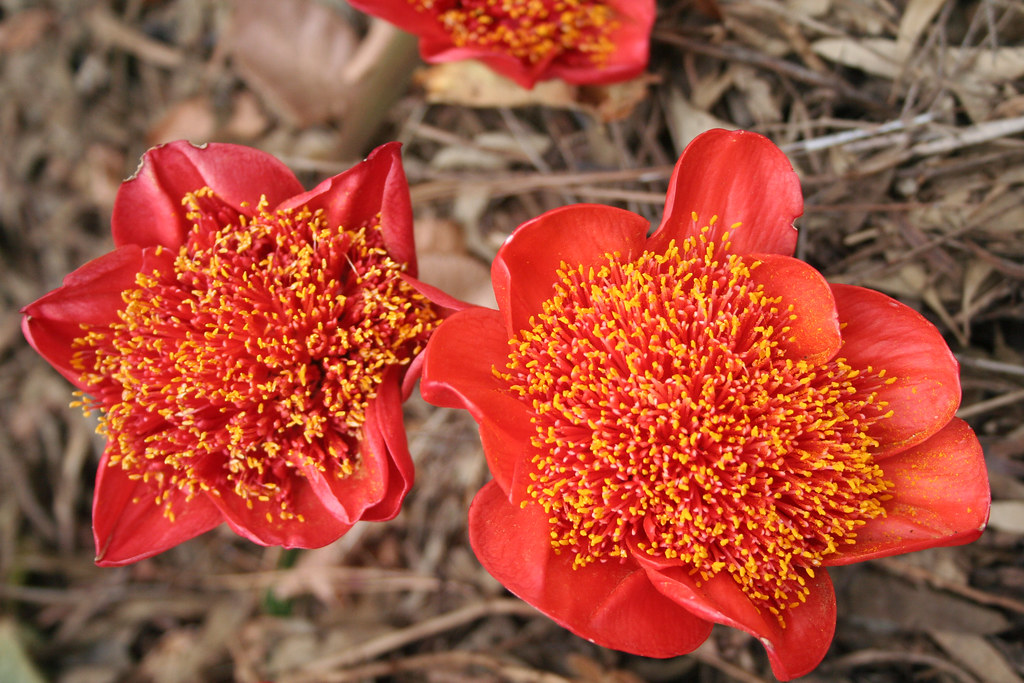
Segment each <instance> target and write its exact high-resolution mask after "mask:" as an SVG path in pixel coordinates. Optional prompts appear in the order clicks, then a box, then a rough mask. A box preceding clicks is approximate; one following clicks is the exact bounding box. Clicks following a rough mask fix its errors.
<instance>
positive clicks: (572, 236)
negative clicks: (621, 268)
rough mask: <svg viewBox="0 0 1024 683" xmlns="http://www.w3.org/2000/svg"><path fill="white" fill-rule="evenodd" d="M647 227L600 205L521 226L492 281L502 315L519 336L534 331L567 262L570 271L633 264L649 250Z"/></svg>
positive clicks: (572, 208)
mask: <svg viewBox="0 0 1024 683" xmlns="http://www.w3.org/2000/svg"><path fill="white" fill-rule="evenodd" d="M647 228H648V225H647V221H646V220H644V219H643V218H642V217H640V216H638V215H636V214H634V213H631V212H629V211H623V210H622V209H615V208H612V207H610V206H599V205H596V204H575V205H572V206H565V207H562V208H559V209H553V210H551V211H548V212H547V213H544V214H542V215H541V216H539V217H537V218H534V219H533V220H531V221H527V222H526V223H523V224H522V225H521V226H519V227H518V228H517V229H516V231H515V232H513V233H512V235H511V236H510V237H509V238H508V239H507V240H506V241H505V244H503V245H502V247H501V249H499V250H498V254H497V256H495V258H494V263H493V264H492V266H491V281H492V283H493V284H494V296H495V298H496V299H497V302H498V309H499V310H500V311H501V312H502V313H503V314H504V316H505V321H506V323H507V325H508V329H509V330H510V331H511V332H512V333H515V332H517V331H519V330H522V329H527V328H529V326H530V324H529V323H530V316H533V315H536V314H538V313H540V312H541V310H542V304H543V303H544V302H545V301H547V300H548V299H550V298H551V294H552V292H553V285H554V283H555V282H557V281H558V280H559V277H558V273H557V271H558V269H559V268H560V267H561V264H562V263H563V262H564V263H566V264H568V266H569V268H570V269H573V268H577V267H579V266H583V267H584V268H588V267H590V266H596V265H598V264H600V263H606V262H607V261H608V254H610V253H615V252H618V254H619V256H618V257H617V260H619V261H631V260H634V259H636V258H637V257H639V255H640V254H641V252H643V250H644V236H645V235H646V233H647Z"/></svg>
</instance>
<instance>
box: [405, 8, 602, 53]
mask: <svg viewBox="0 0 1024 683" xmlns="http://www.w3.org/2000/svg"><path fill="white" fill-rule="evenodd" d="M409 2H410V3H412V4H413V5H415V6H416V8H417V9H419V10H420V11H423V12H429V13H431V14H433V15H434V17H435V18H436V21H437V22H438V24H440V26H441V28H442V29H443V30H444V31H445V32H446V33H448V35H449V36H450V37H451V40H452V42H453V43H454V44H455V45H456V46H457V47H482V48H486V49H492V50H497V51H501V52H507V53H509V54H511V55H512V56H514V57H516V58H517V59H522V60H525V61H527V62H529V63H530V64H539V63H542V62H543V63H547V62H550V61H551V60H553V59H556V58H558V57H560V56H563V55H574V56H576V57H582V58H584V59H585V60H586V61H588V62H589V63H591V64H595V65H598V66H600V65H603V64H604V63H605V62H606V61H607V59H608V55H609V54H611V52H612V51H613V50H614V49H615V45H614V43H613V42H612V40H611V38H610V37H609V36H610V34H611V33H612V31H614V30H615V29H617V28H618V26H619V22H618V20H617V19H616V18H615V12H614V10H612V9H611V8H610V7H608V5H607V4H606V3H604V2H599V1H597V2H595V1H593V0H409Z"/></svg>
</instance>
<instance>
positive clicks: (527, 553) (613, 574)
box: [469, 482, 711, 657]
mask: <svg viewBox="0 0 1024 683" xmlns="http://www.w3.org/2000/svg"><path fill="white" fill-rule="evenodd" d="M549 534H550V525H549V524H548V522H547V514H546V513H544V511H543V509H542V508H541V507H540V506H538V505H529V506H527V507H526V508H522V507H520V506H519V505H513V504H512V503H510V502H509V500H508V498H507V497H506V496H505V494H504V493H503V492H502V490H501V488H500V487H499V486H498V485H497V483H495V482H491V483H489V484H487V485H486V486H484V488H483V489H481V490H480V492H479V493H478V494H477V495H476V498H474V499H473V504H472V506H471V507H470V509H469V540H470V543H471V544H472V546H473V551H474V552H475V553H476V556H477V558H478V559H479V560H480V563H481V564H483V566H484V568H485V569H487V571H488V572H490V574H491V575H492V576H493V577H494V578H496V579H497V580H498V581H500V582H501V583H502V584H503V585H504V586H505V587H506V588H508V589H509V590H510V591H512V592H513V593H515V594H516V595H518V596H519V597H520V598H522V599H523V600H525V601H526V602H528V603H529V604H531V605H533V606H534V607H536V608H537V609H539V610H540V611H541V612H543V613H544V614H546V615H548V616H549V617H551V618H552V619H554V620H555V621H556V622H558V623H559V624H560V625H562V626H564V627H565V628H567V629H569V630H570V631H572V632H573V633H575V634H576V635H579V636H581V637H583V638H586V639H587V640H590V641H592V642H594V643H597V644H598V645H601V646H603V647H609V648H613V649H616V650H623V651H625V652H632V653H634V654H639V655H643V656H646V657H673V656H676V655H680V654H685V653H687V652H692V651H693V650H694V649H695V648H696V647H697V646H698V645H700V644H701V643H702V642H704V640H705V639H706V638H707V636H708V634H709V633H710V632H711V624H710V623H708V622H706V621H704V620H702V619H698V618H696V617H694V616H693V614H691V613H690V612H688V611H687V610H685V609H683V608H681V607H679V606H677V605H676V604H675V603H673V602H672V601H670V600H666V599H665V598H663V597H662V596H661V595H660V594H658V592H657V591H655V590H654V588H653V587H652V586H651V583H650V582H649V581H648V580H647V577H646V576H645V575H644V572H643V571H642V570H641V569H640V568H639V567H637V566H636V565H635V564H634V563H632V562H616V561H610V562H604V563H602V562H595V563H592V564H590V565H587V566H586V567H582V568H580V569H573V568H572V564H573V560H572V558H571V556H570V555H569V554H568V553H563V554H562V555H556V554H555V552H554V551H553V550H552V548H551V541H550V535H549Z"/></svg>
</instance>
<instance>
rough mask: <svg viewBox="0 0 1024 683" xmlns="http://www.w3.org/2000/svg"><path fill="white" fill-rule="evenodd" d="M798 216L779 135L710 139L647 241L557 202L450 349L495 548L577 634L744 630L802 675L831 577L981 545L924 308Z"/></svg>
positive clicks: (666, 635) (679, 640)
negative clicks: (845, 259) (861, 270)
mask: <svg viewBox="0 0 1024 683" xmlns="http://www.w3.org/2000/svg"><path fill="white" fill-rule="evenodd" d="M802 205H803V202H802V198H801V195H800V186H799V182H798V179H797V177H796V174H795V173H794V172H793V170H792V168H791V166H790V165H789V162H788V161H787V160H786V158H785V156H784V155H783V154H782V153H781V152H780V151H779V150H778V149H777V148H776V147H775V146H774V145H772V144H771V143H770V142H768V141H767V140H766V139H765V138H763V137H761V136H758V135H755V134H753V133H746V132H726V131H711V132H709V133H706V134H704V135H702V136H700V137H699V138H697V139H696V140H695V141H694V142H693V143H692V144H691V145H690V146H689V147H688V148H687V149H686V151H685V152H684V153H683V155H682V157H681V158H680V160H679V163H678V164H677V166H676V169H675V173H674V174H673V178H672V182H671V185H670V188H669V194H668V201H667V206H666V211H665V217H664V219H663V221H662V223H661V225H660V227H659V228H658V229H657V230H656V231H655V232H654V233H653V234H652V235H651V236H650V237H648V236H647V224H646V222H645V221H644V220H643V219H642V218H640V217H639V216H636V215H634V214H631V213H629V212H626V211H621V210H618V209H613V208H610V207H601V206H591V205H580V206H571V207H566V208H563V209H558V210H554V211H551V212H548V213H546V214H544V215H542V216H541V217H539V218H537V219H535V220H533V221H530V222H528V223H526V224H524V225H522V226H520V228H519V229H518V230H516V232H515V233H513V235H512V236H511V237H510V238H509V240H508V241H507V242H506V243H505V244H504V245H503V246H502V248H501V250H500V251H499V253H498V256H497V258H496V259H495V262H494V266H493V269H492V279H493V283H494V290H495V294H496V298H497V301H498V310H497V311H492V310H487V309H481V308H473V309H467V310H464V311H461V312H459V313H457V314H455V315H454V316H452V317H451V318H449V319H448V320H446V321H445V322H444V323H442V324H441V326H440V327H439V328H438V330H437V332H436V333H435V335H434V337H433V338H432V339H431V341H430V343H429V344H428V347H427V351H426V352H425V354H424V355H425V361H424V375H423V383H422V386H423V392H424V396H425V397H426V398H427V400H429V401H431V402H433V403H436V404H439V405H446V406H455V407H462V408H467V409H468V410H470V411H471V413H472V414H473V416H474V417H475V419H476V420H477V422H478V423H479V425H480V432H481V437H482V441H483V447H484V452H485V454H486V457H487V460H488V464H489V466H490V469H491V472H492V474H493V476H494V480H493V481H492V482H490V483H489V484H487V485H486V486H485V487H484V488H483V489H482V490H481V491H480V493H479V494H478V495H477V497H476V499H475V500H474V502H473V505H472V507H471V509H470V520H469V525H470V540H471V542H472V544H473V548H474V550H475V552H476V554H477V557H478V558H479V559H480V561H481V562H482V563H483V565H484V566H485V567H486V568H487V569H488V571H490V572H491V573H492V574H493V575H494V576H495V577H496V578H498V579H499V580H500V581H501V582H502V583H503V584H504V585H505V586H506V587H508V588H509V589H510V590H511V591H512V592H514V593H516V594H517V595H519V596H520V597H522V598H523V599H524V600H526V601H527V602H529V603H531V604H533V605H534V606H536V607H537V608H538V609H540V610H541V611H543V612H545V613H546V614H548V615H549V616H551V617H552V618H553V619H555V620H556V621H558V622H559V623H560V624H562V625H564V626H565V627H567V628H569V629H570V630H572V631H574V632H575V633H577V634H579V635H581V636H584V637H586V638H588V639H590V640H592V641H594V642H596V643H598V644H600V645H605V646H607V647H611V648H615V649H620V650H625V651H628V652H633V653H636V654H641V655H647V656H655V657H667V656H674V655H677V654H682V653H686V652H689V651H691V650H692V649H694V648H695V647H697V645H699V644H700V643H701V642H702V641H703V640H704V639H705V638H706V637H707V635H708V633H709V631H710V628H711V623H712V622H718V623H723V624H728V625H730V626H734V627H736V628H740V629H743V630H745V631H747V632H749V633H751V634H753V635H755V636H756V637H758V638H759V639H760V640H761V642H762V643H764V644H765V646H766V648H767V650H768V653H769V657H770V659H771V662H772V667H773V669H774V671H775V674H776V675H777V676H778V677H779V678H783V679H788V678H792V677H795V676H799V675H802V674H804V673H806V672H808V671H809V670H811V669H812V668H813V667H814V666H816V665H817V663H818V662H819V661H820V660H821V658H822V657H823V656H824V654H825V651H826V650H827V648H828V646H829V643H830V642H831V638H832V633H833V631H834V628H835V609H836V607H835V596H834V592H833V590H832V584H831V582H830V580H829V576H828V573H827V571H825V569H824V568H825V567H828V566H832V565H840V564H847V563H851V562H857V561H860V560H865V559H869V558H873V557H882V556H886V555H892V554H897V553H903V552H909V551H912V550H919V549H922V548H928V547H935V546H942V545H953V544H958V543H966V542H969V541H971V540H973V539H975V538H976V537H977V536H978V535H979V534H980V533H981V530H982V528H983V527H984V524H985V522H986V519H987V515H988V509H989V491H988V480H987V477H986V475H985V469H984V461H983V458H982V454H981V448H980V445H979V443H978V440H977V438H976V437H975V436H974V434H973V433H972V432H971V430H970V429H969V428H968V427H967V426H966V424H965V423H964V422H963V421H961V420H958V419H956V418H955V417H954V416H953V413H954V411H955V410H956V408H957V406H958V404H959V400H960V385H959V379H958V368H957V364H956V361H955V360H954V358H953V356H952V354H951V353H950V351H949V349H948V347H947V346H946V344H945V342H944V341H943V339H942V337H941V336H940V334H939V332H938V331H937V330H936V329H935V328H934V327H933V326H932V325H931V324H930V323H928V322H927V321H926V320H925V319H924V318H923V317H922V316H920V315H919V314H918V313H916V312H914V311H913V310H911V309H910V308H908V307H907V306H905V305H902V304H900V303H898V302H896V301H894V300H892V299H890V298H889V297H887V296H885V295H883V294H880V293H877V292H873V291H871V290H867V289H863V288H861V287H855V286H848V285H829V284H828V283H827V282H826V281H825V280H824V278H823V277H822V276H821V275H820V274H819V273H818V272H817V271H815V270H814V269H813V268H811V267H810V266H808V265H807V264H805V263H803V262H801V261H798V260H796V259H794V258H792V257H791V256H790V255H791V254H792V252H793V248H794V246H795V240H796V231H795V230H794V229H793V227H792V222H793V220H794V219H795V218H796V217H797V216H799V215H800V213H801V212H802V208H803V206H802ZM470 358H472V359H475V360H474V362H468V361H467V359H470ZM566 586H572V590H569V591H567V590H565V587H566Z"/></svg>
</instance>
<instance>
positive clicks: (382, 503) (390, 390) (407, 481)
mask: <svg viewBox="0 0 1024 683" xmlns="http://www.w3.org/2000/svg"><path fill="white" fill-rule="evenodd" d="M398 374H399V373H398V372H397V368H396V369H395V370H392V371H391V372H390V374H389V376H387V377H385V378H384V380H383V381H382V382H381V384H380V387H378V389H377V396H376V397H375V398H374V399H373V400H372V401H371V402H370V405H369V406H368V407H367V415H366V432H367V433H369V432H377V433H378V434H379V437H374V439H373V440H372V443H373V444H374V446H375V447H376V448H383V449H384V452H385V462H386V464H387V468H388V470H387V472H386V474H385V482H386V486H385V488H384V496H383V497H382V498H381V499H380V500H379V502H377V503H375V504H374V505H372V506H370V507H368V508H367V509H366V511H365V512H363V513H362V515H360V518H361V519H365V520H368V521H384V520H388V519H393V518H394V517H395V515H397V514H398V511H399V510H400V509H401V507H402V501H403V500H405V496H406V494H407V493H409V489H410V488H412V484H413V480H414V476H415V467H414V466H413V462H412V456H411V455H410V454H409V444H408V441H407V440H406V435H405V421H404V418H403V416H402V396H401V392H400V390H399V384H398Z"/></svg>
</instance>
